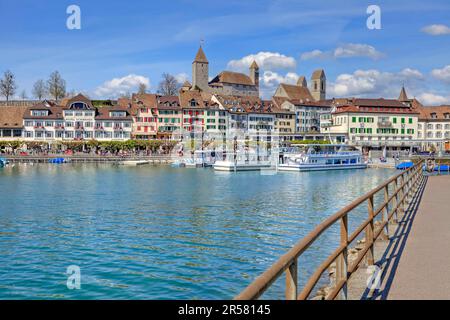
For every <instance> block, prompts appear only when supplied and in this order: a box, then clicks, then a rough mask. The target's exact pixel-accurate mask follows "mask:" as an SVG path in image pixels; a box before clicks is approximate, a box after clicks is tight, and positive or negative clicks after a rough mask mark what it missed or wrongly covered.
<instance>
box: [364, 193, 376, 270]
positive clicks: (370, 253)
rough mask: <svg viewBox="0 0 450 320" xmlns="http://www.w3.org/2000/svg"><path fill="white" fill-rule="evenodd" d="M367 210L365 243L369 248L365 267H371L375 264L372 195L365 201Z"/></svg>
mask: <svg viewBox="0 0 450 320" xmlns="http://www.w3.org/2000/svg"><path fill="white" fill-rule="evenodd" d="M367 209H368V213H369V220H370V222H369V224H368V225H367V228H366V243H367V245H368V246H369V251H367V265H369V266H371V265H373V264H374V263H375V261H374V260H375V255H374V250H373V247H374V241H373V240H374V239H373V237H374V221H373V195H371V196H370V197H369V199H368V201H367Z"/></svg>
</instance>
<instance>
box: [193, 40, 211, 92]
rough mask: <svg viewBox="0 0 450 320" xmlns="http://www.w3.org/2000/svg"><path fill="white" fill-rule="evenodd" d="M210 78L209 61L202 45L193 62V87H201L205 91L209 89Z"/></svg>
mask: <svg viewBox="0 0 450 320" xmlns="http://www.w3.org/2000/svg"><path fill="white" fill-rule="evenodd" d="M208 78H209V62H208V59H206V55H205V53H204V52H203V49H202V46H200V48H199V49H198V51H197V55H196V56H195V59H194V61H193V62H192V89H196V88H200V89H201V90H203V91H208V89H209V86H208Z"/></svg>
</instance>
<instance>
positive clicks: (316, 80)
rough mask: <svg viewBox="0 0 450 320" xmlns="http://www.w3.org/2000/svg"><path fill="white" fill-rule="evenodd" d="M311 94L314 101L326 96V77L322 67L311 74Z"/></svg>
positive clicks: (323, 98)
mask: <svg viewBox="0 0 450 320" xmlns="http://www.w3.org/2000/svg"><path fill="white" fill-rule="evenodd" d="M311 95H312V96H313V98H314V99H315V100H316V101H320V100H325V99H326V97H327V77H326V76H325V71H323V69H319V70H316V71H314V72H313V74H312V76H311Z"/></svg>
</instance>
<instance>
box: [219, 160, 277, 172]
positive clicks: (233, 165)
mask: <svg viewBox="0 0 450 320" xmlns="http://www.w3.org/2000/svg"><path fill="white" fill-rule="evenodd" d="M271 167H272V163H271V162H270V161H264V162H259V163H253V162H247V163H246V162H237V161H228V160H225V161H216V163H214V170H216V171H229V172H236V171H260V170H263V169H269V168H271Z"/></svg>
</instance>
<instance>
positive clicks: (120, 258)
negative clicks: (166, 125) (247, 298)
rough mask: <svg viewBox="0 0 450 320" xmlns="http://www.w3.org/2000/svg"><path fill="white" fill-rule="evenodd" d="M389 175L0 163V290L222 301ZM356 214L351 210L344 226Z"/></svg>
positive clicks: (316, 257) (313, 263) (312, 260)
mask: <svg viewBox="0 0 450 320" xmlns="http://www.w3.org/2000/svg"><path fill="white" fill-rule="evenodd" d="M394 174H395V171H394V170H387V169H367V170H357V171H328V172H303V173H279V174H276V175H261V174H260V173H259V172H240V173H217V172H214V171H213V170H211V169H186V168H170V167H168V166H138V167H126V166H114V165H108V164H80V165H78V164H63V165H50V164H41V165H33V166H32V165H15V166H14V167H6V168H1V169H0V190H1V194H0V265H1V266H2V268H1V270H0V299H229V298H232V297H233V296H234V295H236V294H238V293H239V292H240V291H241V290H242V289H244V288H245V287H246V286H247V285H248V284H249V283H251V281H252V280H253V279H254V278H255V277H257V276H258V275H260V274H261V273H262V272H263V271H264V270H266V269H267V268H268V267H270V266H271V265H272V263H274V262H275V261H276V260H277V259H278V258H279V257H280V256H281V255H282V254H284V253H285V252H286V251H287V250H288V249H289V248H290V247H291V246H292V245H294V244H295V243H296V242H297V241H298V240H299V239H301V238H302V237H303V236H305V235H306V234H308V233H309V232H310V231H311V230H312V229H313V228H314V227H315V226H316V225H317V224H319V223H320V222H321V221H322V220H324V219H325V218H326V217H328V216H329V215H331V214H333V213H335V212H336V211H337V210H338V209H340V208H342V207H344V206H345V205H346V204H348V203H349V202H351V201H352V200H354V199H355V198H356V197H357V196H360V195H362V194H364V193H365V192H367V191H369V190H370V189H372V188H374V187H375V186H377V185H379V184H380V183H381V182H383V181H384V180H386V179H387V178H389V177H391V176H392V175H394ZM365 215H366V213H365V211H364V210H359V211H356V212H355V214H354V218H352V219H350V226H351V227H352V226H353V227H355V226H356V225H357V224H358V222H361V221H362V220H363V219H364V218H365V217H366V216H365ZM338 239H339V230H338V229H333V230H331V232H328V233H326V235H325V236H323V237H321V240H320V241H319V242H318V244H317V245H314V246H313V247H312V248H311V250H308V252H307V254H305V256H304V257H302V262H301V263H300V266H301V268H302V269H300V271H299V276H300V278H301V281H302V282H304V281H305V280H306V277H307V276H309V275H311V273H312V272H313V271H314V268H315V267H317V266H318V264H319V263H320V261H321V259H323V258H324V257H326V256H327V254H329V253H330V252H331V250H332V249H333V248H335V247H333V245H336V243H337V242H336V241H338ZM310 251H311V252H310ZM71 265H76V266H79V268H80V271H81V288H80V289H79V290H69V289H68V287H67V285H66V283H67V279H68V275H67V274H66V269H67V267H69V266H71ZM278 282H280V283H279V284H278V283H277V285H275V287H274V288H273V289H271V290H270V292H268V296H267V297H269V298H280V297H282V290H283V288H282V285H283V282H284V279H281V280H280V281H278Z"/></svg>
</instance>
